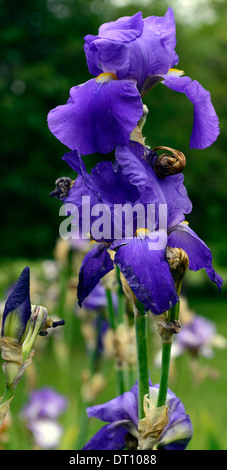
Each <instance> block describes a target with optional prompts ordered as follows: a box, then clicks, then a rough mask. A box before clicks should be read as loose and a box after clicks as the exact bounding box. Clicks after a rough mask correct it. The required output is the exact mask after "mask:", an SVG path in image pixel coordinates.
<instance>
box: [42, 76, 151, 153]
mask: <svg viewBox="0 0 227 470" xmlns="http://www.w3.org/2000/svg"><path fill="white" fill-rule="evenodd" d="M142 113H143V105H142V101H141V97H140V94H139V92H138V90H137V88H136V82H135V81H132V80H110V81H107V82H105V83H99V82H98V81H96V79H92V80H89V81H88V82H86V83H84V84H82V85H79V86H75V87H73V88H71V90H70V99H69V101H68V103H67V104H65V105H61V106H57V108H55V109H52V110H51V111H50V112H49V114H48V125H49V128H50V131H51V132H52V133H53V134H54V135H55V137H57V139H58V140H60V142H62V143H63V144H65V145H67V146H68V147H69V148H70V149H71V150H75V149H76V150H78V152H79V153H81V154H83V155H87V154H89V153H94V152H101V153H108V152H110V151H111V150H113V148H114V147H115V146H116V145H118V144H126V143H127V142H128V140H129V137H130V133H131V131H132V130H133V129H134V127H135V126H136V125H137V122H138V121H139V119H140V117H141V116H142Z"/></svg>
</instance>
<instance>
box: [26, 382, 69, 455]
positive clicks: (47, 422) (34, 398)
mask: <svg viewBox="0 0 227 470" xmlns="http://www.w3.org/2000/svg"><path fill="white" fill-rule="evenodd" d="M66 408H67V399H66V397H65V396H63V395H61V394H60V393H58V392H57V391H56V390H54V389H53V388H50V387H43V388H40V389H39V390H35V391H33V392H32V393H31V395H30V398H29V401H28V403H27V404H26V405H25V406H24V407H23V408H22V410H21V414H20V415H21V418H22V419H23V420H24V421H25V424H26V427H27V429H28V430H29V431H31V433H32V435H33V438H34V444H35V445H36V446H38V447H39V448H41V449H56V448H57V447H58V446H59V444H60V441H61V437H62V435H63V432H64V429H63V427H62V425H61V424H60V423H59V422H58V418H59V417H60V416H61V415H62V413H64V411H66Z"/></svg>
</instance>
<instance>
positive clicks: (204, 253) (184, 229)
mask: <svg viewBox="0 0 227 470" xmlns="http://www.w3.org/2000/svg"><path fill="white" fill-rule="evenodd" d="M167 245H168V246H170V247H172V248H182V249H183V250H184V251H185V252H186V253H187V255H188V258H189V269H191V270H192V271H198V270H199V269H205V270H206V272H207V274H208V276H209V278H210V279H211V281H213V282H215V283H216V284H217V286H218V288H219V289H221V286H222V284H223V280H222V278H221V277H220V276H219V275H218V274H217V273H216V272H215V270H214V268H213V266H212V253H211V250H210V248H208V246H207V245H206V244H205V243H204V241H203V240H201V238H199V237H198V235H196V233H195V232H194V231H193V230H192V229H191V228H190V227H189V226H188V225H186V224H184V223H182V224H178V225H177V226H176V227H173V228H172V229H171V230H170V233H169V235H168V240H167Z"/></svg>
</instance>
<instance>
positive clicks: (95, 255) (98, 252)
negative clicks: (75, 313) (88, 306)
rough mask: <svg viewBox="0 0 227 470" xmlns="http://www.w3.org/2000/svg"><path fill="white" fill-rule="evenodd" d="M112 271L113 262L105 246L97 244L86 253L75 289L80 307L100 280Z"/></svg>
mask: <svg viewBox="0 0 227 470" xmlns="http://www.w3.org/2000/svg"><path fill="white" fill-rule="evenodd" d="M112 269H113V261H112V260H111V258H110V255H109V253H108V252H107V245H106V244H99V245H97V246H95V247H94V248H93V249H92V250H91V251H89V253H87V255H86V256H85V257H84V260H83V262H82V264H81V268H80V273H79V284H78V288H77V296H78V301H79V305H80V306H81V305H82V302H83V300H84V299H85V297H87V296H88V295H89V294H90V293H91V291H92V290H93V289H94V288H95V286H96V285H97V284H98V283H99V281H100V279H101V278H102V277H103V276H105V274H107V273H108V272H109V271H111V270H112Z"/></svg>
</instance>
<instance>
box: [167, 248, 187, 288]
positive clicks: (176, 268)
mask: <svg viewBox="0 0 227 470" xmlns="http://www.w3.org/2000/svg"><path fill="white" fill-rule="evenodd" d="M166 258H167V261H168V263H169V266H170V270H171V273H172V276H173V279H174V282H175V287H176V291H177V294H178V295H180V291H181V285H182V281H183V277H184V274H185V272H186V271H187V269H188V266H189V258H188V255H187V253H186V252H185V251H184V250H182V248H171V247H169V246H167V248H166Z"/></svg>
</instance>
